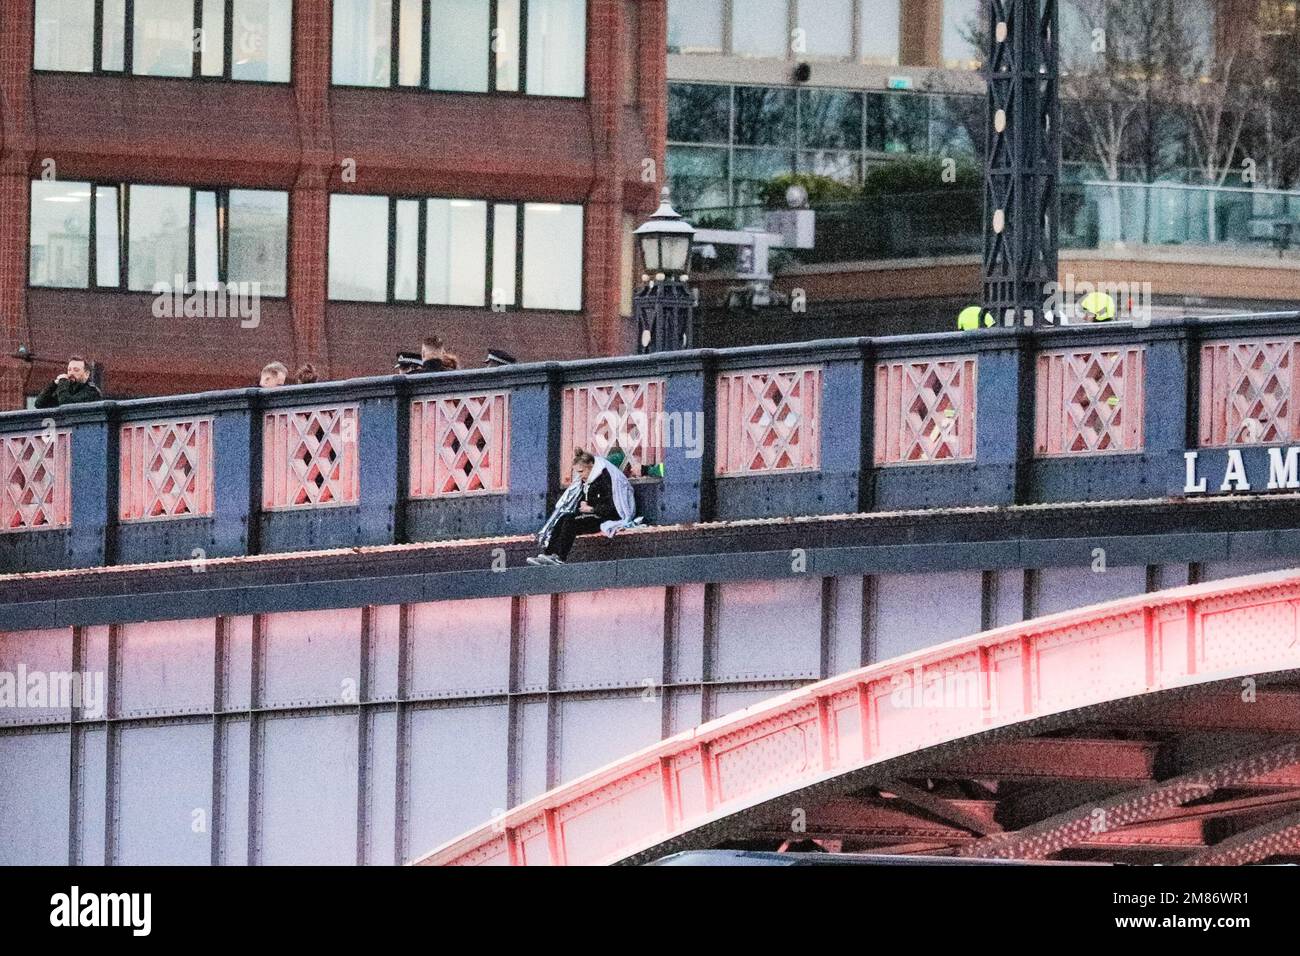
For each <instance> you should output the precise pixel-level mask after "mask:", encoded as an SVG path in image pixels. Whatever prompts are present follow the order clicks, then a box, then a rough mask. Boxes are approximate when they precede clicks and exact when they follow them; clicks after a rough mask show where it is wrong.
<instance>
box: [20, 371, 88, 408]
mask: <svg viewBox="0 0 1300 956" xmlns="http://www.w3.org/2000/svg"><path fill="white" fill-rule="evenodd" d="M103 398H104V396H103V395H101V394H100V393H99V389H97V388H96V387H95V386H94V385H92V384H90V382H74V381H73V380H72V379H70V378H65V379H63V380H62V381H55V382H50V384H49V385H46V386H45V390H44V391H42V392H41V394H39V395H37V396H36V407H37V408H57V407H59V406H60V405H75V404H77V403H78V402H99V401H103Z"/></svg>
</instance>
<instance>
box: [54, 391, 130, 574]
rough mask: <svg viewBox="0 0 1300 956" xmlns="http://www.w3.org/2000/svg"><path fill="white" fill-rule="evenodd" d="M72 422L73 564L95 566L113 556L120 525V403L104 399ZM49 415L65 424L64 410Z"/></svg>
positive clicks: (70, 550)
mask: <svg viewBox="0 0 1300 956" xmlns="http://www.w3.org/2000/svg"><path fill="white" fill-rule="evenodd" d="M92 415H93V417H91V416H90V415H88V416H86V417H85V418H82V417H81V416H80V415H76V416H67V417H69V418H74V420H76V419H80V420H78V421H76V424H75V425H71V426H70V430H71V432H72V436H71V439H72V440H71V454H70V463H71V468H70V470H69V474H68V478H69V485H70V492H71V499H72V525H71V527H70V528H69V529H68V552H67V563H68V566H69V567H74V568H91V567H99V566H103V565H106V564H111V563H112V562H113V552H114V550H115V549H114V541H113V535H114V534H115V533H116V530H117V482H118V473H117V460H118V447H117V446H118V436H117V415H116V405H115V403H113V402H105V403H104V404H103V405H101V406H100V407H99V408H98V409H96V410H95V412H94V413H92ZM51 418H53V419H54V421H55V422H56V423H57V424H58V425H59V426H61V425H62V419H63V418H64V416H62V415H57V414H56V415H52V416H51Z"/></svg>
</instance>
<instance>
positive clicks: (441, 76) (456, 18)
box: [336, 0, 492, 93]
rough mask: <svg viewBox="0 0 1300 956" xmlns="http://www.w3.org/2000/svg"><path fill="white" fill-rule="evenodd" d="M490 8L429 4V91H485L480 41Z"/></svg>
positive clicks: (472, 3)
mask: <svg viewBox="0 0 1300 956" xmlns="http://www.w3.org/2000/svg"><path fill="white" fill-rule="evenodd" d="M489 6H490V4H488V3H485V2H483V0H435V2H434V3H432V4H430V16H429V40H428V42H429V83H428V86H429V88H430V89H433V90H453V91H454V90H464V91H468V92H480V93H483V92H487V88H488V53H489V50H490V44H487V43H483V42H482V39H483V37H485V36H491V33H492V27H491V23H490V20H491V10H490V9H489ZM336 82H337V81H336Z"/></svg>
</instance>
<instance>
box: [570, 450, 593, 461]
mask: <svg viewBox="0 0 1300 956" xmlns="http://www.w3.org/2000/svg"><path fill="white" fill-rule="evenodd" d="M595 463H596V456H595V455H593V454H592V453H591V452H589V451H585V450H583V449H581V448H575V449H573V464H575V465H594V464H595Z"/></svg>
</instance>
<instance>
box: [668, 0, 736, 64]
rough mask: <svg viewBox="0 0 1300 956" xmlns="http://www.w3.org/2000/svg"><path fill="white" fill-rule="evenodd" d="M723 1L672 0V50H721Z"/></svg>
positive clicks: (669, 37) (669, 38)
mask: <svg viewBox="0 0 1300 956" xmlns="http://www.w3.org/2000/svg"><path fill="white" fill-rule="evenodd" d="M722 35H723V7H722V0H668V52H669V53H721V52H722V46H723V44H722Z"/></svg>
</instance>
